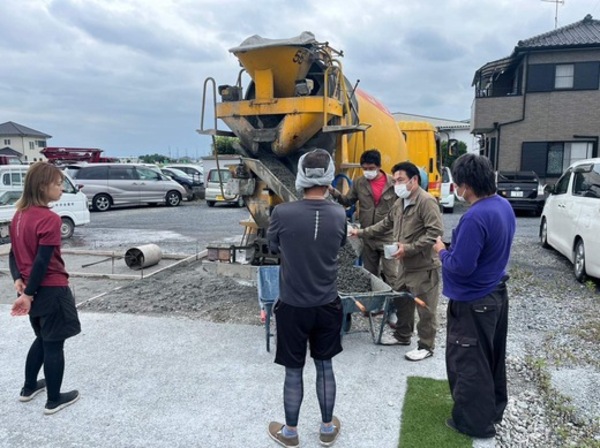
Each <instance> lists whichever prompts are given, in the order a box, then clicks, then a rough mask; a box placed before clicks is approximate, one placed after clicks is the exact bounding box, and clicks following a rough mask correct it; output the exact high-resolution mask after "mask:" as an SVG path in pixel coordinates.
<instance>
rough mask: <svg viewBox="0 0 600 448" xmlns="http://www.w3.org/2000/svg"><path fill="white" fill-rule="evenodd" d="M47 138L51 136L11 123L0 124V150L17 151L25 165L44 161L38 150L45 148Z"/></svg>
mask: <svg viewBox="0 0 600 448" xmlns="http://www.w3.org/2000/svg"><path fill="white" fill-rule="evenodd" d="M49 138H52V136H51V135H48V134H44V133H43V132H40V131H36V130H35V129H31V128H28V127H27V126H23V125H21V124H18V123H14V122H12V121H7V122H6V123H1V124H0V148H3V149H4V148H9V149H12V150H13V151H17V152H18V153H20V158H21V160H22V161H23V162H26V163H31V162H37V161H39V160H46V158H45V157H44V156H43V155H42V154H41V153H40V150H42V149H44V148H45V147H46V140H47V139H49Z"/></svg>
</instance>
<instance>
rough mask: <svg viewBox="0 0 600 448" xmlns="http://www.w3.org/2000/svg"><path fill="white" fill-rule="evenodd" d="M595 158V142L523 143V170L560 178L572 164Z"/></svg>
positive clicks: (542, 175)
mask: <svg viewBox="0 0 600 448" xmlns="http://www.w3.org/2000/svg"><path fill="white" fill-rule="evenodd" d="M592 157H594V143H593V142H523V147H522V151H521V169H522V170H524V171H535V172H536V173H537V174H538V176H541V177H558V176H560V175H561V174H562V173H563V172H564V171H565V170H566V169H567V168H568V167H569V166H570V165H571V164H572V163H574V162H577V161H579V160H585V159H590V158H592Z"/></svg>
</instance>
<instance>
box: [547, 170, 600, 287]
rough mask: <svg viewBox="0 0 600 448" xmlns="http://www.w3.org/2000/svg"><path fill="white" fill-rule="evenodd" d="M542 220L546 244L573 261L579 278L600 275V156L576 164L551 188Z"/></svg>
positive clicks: (597, 276)
mask: <svg viewBox="0 0 600 448" xmlns="http://www.w3.org/2000/svg"><path fill="white" fill-rule="evenodd" d="M549 190H550V195H549V196H548V198H546V203H545V204H544V210H543V211H542V218H541V221H540V241H541V243H542V246H544V247H548V246H552V247H553V248H554V249H556V250H557V251H558V252H560V253H561V254H563V255H564V256H565V257H567V258H568V259H569V261H570V262H571V263H573V267H574V268H573V269H574V273H575V278H576V279H577V280H579V281H580V282H583V281H585V279H586V277H587V276H588V275H589V276H592V277H596V278H600V213H599V210H600V158H597V159H587V160H580V161H578V162H575V163H573V164H572V165H571V166H570V167H569V168H568V169H567V170H566V171H565V173H564V174H563V175H562V176H561V177H560V179H558V181H557V182H556V184H555V185H554V186H553V187H551V188H549Z"/></svg>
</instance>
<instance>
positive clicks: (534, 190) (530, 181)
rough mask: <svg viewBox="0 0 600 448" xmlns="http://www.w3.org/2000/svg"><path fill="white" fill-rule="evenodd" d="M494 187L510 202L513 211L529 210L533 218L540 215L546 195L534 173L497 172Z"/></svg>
mask: <svg viewBox="0 0 600 448" xmlns="http://www.w3.org/2000/svg"><path fill="white" fill-rule="evenodd" d="M496 187H497V189H498V194H499V195H501V196H503V197H505V198H506V199H507V200H508V202H510V205H512V208H513V210H529V211H532V212H533V213H534V214H535V216H540V215H541V214H542V209H543V208H544V202H545V201H546V195H545V193H544V186H543V185H542V184H541V182H540V179H539V177H538V176H537V174H536V173H535V172H534V171H499V172H498V175H497V179H496Z"/></svg>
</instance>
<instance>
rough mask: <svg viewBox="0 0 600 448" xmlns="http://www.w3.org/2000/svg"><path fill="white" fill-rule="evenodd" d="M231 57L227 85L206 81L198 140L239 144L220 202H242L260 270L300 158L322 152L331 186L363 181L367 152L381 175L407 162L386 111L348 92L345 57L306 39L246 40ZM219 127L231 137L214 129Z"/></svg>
mask: <svg viewBox="0 0 600 448" xmlns="http://www.w3.org/2000/svg"><path fill="white" fill-rule="evenodd" d="M229 51H230V52H231V53H233V54H234V55H235V56H236V57H237V59H238V60H239V62H240V64H241V66H242V69H241V71H240V72H239V74H238V76H237V81H236V82H235V83H234V84H231V85H218V86H217V84H216V82H215V80H214V79H213V78H207V79H206V80H205V82H204V89H203V96H202V97H203V100H202V113H201V120H200V129H198V132H199V133H200V134H204V135H212V136H213V138H214V137H216V136H232V137H238V138H239V144H238V145H236V151H237V152H238V153H239V154H240V155H241V156H242V157H241V163H240V165H238V166H237V167H230V170H231V171H232V172H231V176H226V177H227V178H228V180H227V181H224V182H222V183H221V185H222V186H221V188H222V196H223V197H224V198H226V197H227V196H235V195H240V196H242V197H243V198H244V202H245V204H246V206H247V208H248V210H249V212H250V215H251V219H249V220H248V221H247V222H245V223H244V224H245V225H246V232H245V235H246V236H247V237H248V238H247V240H246V242H247V243H249V247H250V246H251V247H252V250H251V251H250V252H251V253H252V255H251V256H250V257H249V258H250V259H251V261H252V262H253V263H255V264H259V263H261V262H262V261H264V258H265V257H267V256H268V251H267V248H266V240H265V237H266V231H267V228H268V224H269V214H270V211H271V210H272V208H273V207H274V206H275V205H276V204H278V203H280V202H284V201H293V200H296V199H297V196H296V195H297V192H296V191H295V189H294V179H295V174H296V167H297V162H298V159H299V157H300V156H301V155H302V154H304V153H305V152H307V151H310V150H312V149H314V148H323V149H326V150H327V151H328V152H329V153H330V154H331V155H332V157H333V159H334V161H335V165H336V174H337V175H338V177H337V178H336V179H340V180H341V181H345V182H351V181H352V179H353V178H355V177H357V176H359V175H360V174H361V170H360V163H359V161H360V156H361V154H362V153H363V152H364V151H365V150H367V149H371V148H377V149H378V150H379V151H380V152H381V155H382V168H383V169H384V170H385V171H387V172H389V171H390V169H391V167H392V166H393V165H394V164H395V163H397V162H399V161H402V160H407V158H408V157H407V150H406V143H405V140H404V138H403V135H402V133H401V131H400V129H399V128H398V126H397V124H396V122H395V121H394V118H393V117H392V115H391V114H390V113H389V111H388V110H387V108H386V107H385V106H384V105H383V104H382V103H380V102H379V101H378V100H376V99H375V98H374V97H372V96H371V95H369V94H367V93H366V92H364V91H363V90H361V89H359V88H358V82H356V83H355V85H352V84H351V82H350V81H349V80H348V79H347V78H346V77H345V76H344V73H343V70H342V63H341V60H340V59H341V57H343V53H342V52H341V51H337V50H335V49H333V48H332V47H330V46H329V44H328V43H327V42H318V41H317V40H316V39H315V36H314V35H313V34H312V33H310V32H304V33H302V34H301V35H300V36H297V37H294V38H291V39H266V38H262V37H260V36H252V37H249V38H248V39H246V40H244V41H243V42H242V43H241V44H240V45H239V46H237V47H234V48H232V49H230V50H229ZM248 78H249V80H248ZM244 80H247V81H246V82H247V84H246V85H245V86H244V85H243V84H244ZM217 95H218V96H219V98H217ZM211 96H212V98H211ZM211 99H212V103H211ZM211 105H212V119H213V121H210V116H211V113H210V112H211V110H210V106H211ZM218 120H222V121H223V122H224V123H225V124H226V125H227V127H228V128H229V130H221V129H218V126H217V123H218ZM206 122H209V123H211V124H210V125H209V124H207V123H206ZM213 143H214V142H213ZM217 160H218V157H217ZM217 163H218V161H217ZM220 171H221V170H219V172H220ZM337 186H338V188H340V187H341V188H342V189H343V188H347V184H345V185H339V184H338V185H337ZM247 253H248V251H247Z"/></svg>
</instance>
